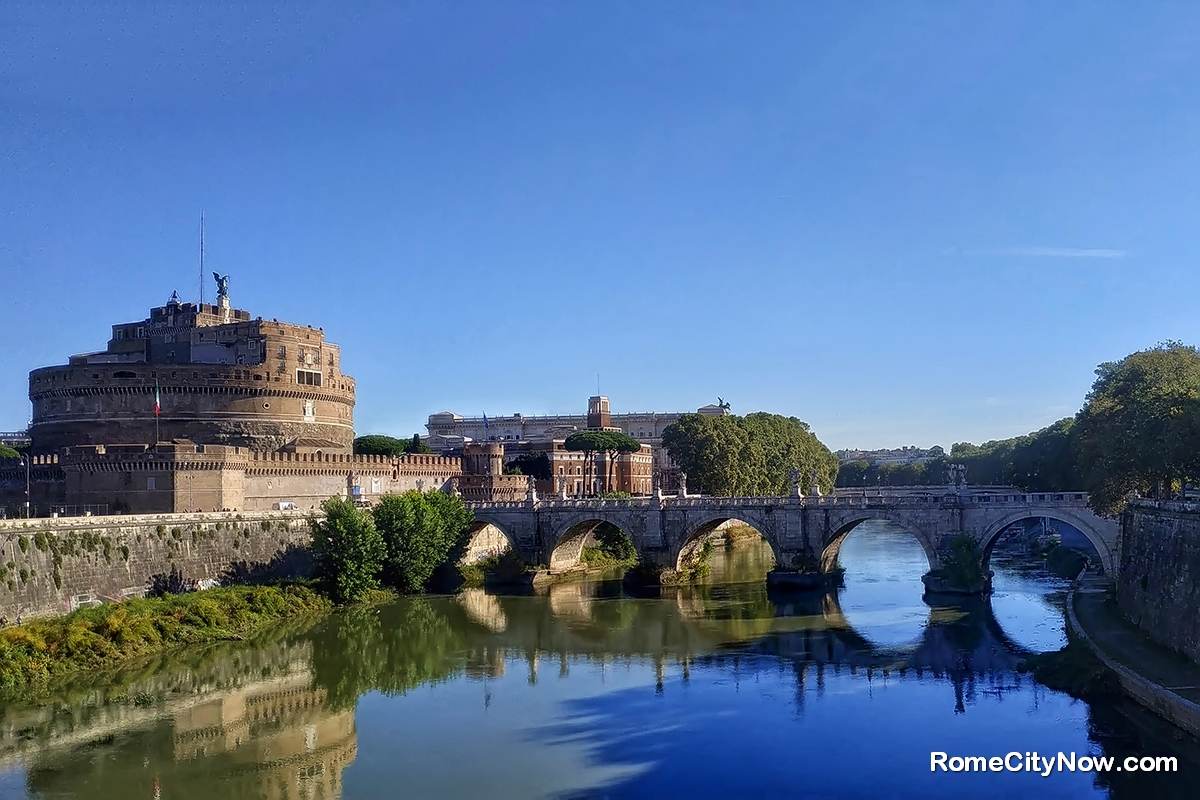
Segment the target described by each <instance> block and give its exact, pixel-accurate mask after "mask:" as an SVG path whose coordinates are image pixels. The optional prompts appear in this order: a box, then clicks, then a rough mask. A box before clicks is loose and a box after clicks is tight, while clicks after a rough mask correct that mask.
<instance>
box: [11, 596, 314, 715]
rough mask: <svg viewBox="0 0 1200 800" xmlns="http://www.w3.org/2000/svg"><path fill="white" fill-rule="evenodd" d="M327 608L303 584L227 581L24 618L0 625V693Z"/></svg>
mask: <svg viewBox="0 0 1200 800" xmlns="http://www.w3.org/2000/svg"><path fill="white" fill-rule="evenodd" d="M331 608H332V605H331V603H330V602H329V600H328V599H326V598H325V597H323V596H321V595H320V594H318V593H317V592H316V591H314V590H313V589H312V588H310V587H308V586H303V585H285V586H230V587H223V588H215V589H209V590H207V591H204V592H194V593H189V594H179V595H164V596H163V597H157V598H138V599H132V600H125V601H123V602H120V603H107V604H104V605H101V606H96V607H94V608H85V609H80V610H78V611H74V612H72V613H70V614H67V615H66V616H62V617H48V618H44V619H34V620H30V621H29V622H26V623H25V624H24V625H17V626H13V627H9V628H5V629H3V630H0V699H7V698H15V697H21V696H27V695H29V694H36V693H38V692H41V691H45V690H46V689H47V688H48V687H49V686H50V685H51V684H52V683H53V682H54V681H55V680H57V679H58V678H61V677H65V676H67V675H70V674H71V673H77V672H80V671H85V670H97V669H103V668H107V667H111V666H113V665H115V664H117V663H119V662H121V661H124V660H126V659H130V658H134V657H137V656H141V655H146V654H150V653H154V652H156V651H161V650H165V649H169V648H174V647H179V646H183V645H191V644H201V643H206V642H214V641H222V640H238V639H243V638H245V637H246V636H247V635H248V634H250V633H252V632H253V631H255V630H256V629H259V628H262V627H264V626H267V625H270V624H271V623H274V622H277V621H279V620H283V619H289V618H294V617H301V616H308V615H315V614H321V613H325V612H327V611H329V610H330V609H331Z"/></svg>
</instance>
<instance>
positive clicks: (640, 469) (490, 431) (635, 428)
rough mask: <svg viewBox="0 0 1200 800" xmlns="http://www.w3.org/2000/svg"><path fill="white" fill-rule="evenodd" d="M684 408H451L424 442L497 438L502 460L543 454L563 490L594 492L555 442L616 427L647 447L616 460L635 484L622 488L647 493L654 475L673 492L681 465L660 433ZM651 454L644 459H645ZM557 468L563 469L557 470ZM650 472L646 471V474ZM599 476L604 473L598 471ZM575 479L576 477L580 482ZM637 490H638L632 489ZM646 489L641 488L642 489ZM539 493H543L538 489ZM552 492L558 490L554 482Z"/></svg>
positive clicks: (716, 409)
mask: <svg viewBox="0 0 1200 800" xmlns="http://www.w3.org/2000/svg"><path fill="white" fill-rule="evenodd" d="M684 413H686V412H682V411H675V412H653V411H650V412H634V413H625V414H613V413H611V411H610V409H609V400H608V398H607V397H603V396H596V397H592V398H589V400H588V413H586V414H555V415H548V416H525V415H524V414H512V415H509V416H498V417H491V416H489V417H483V416H478V417H464V416H462V415H461V414H455V413H453V412H450V411H443V412H441V413H438V414H430V415H429V421H428V422H427V423H426V426H425V427H426V428H427V429H428V430H429V435H428V436H427V437H425V438H424V441H425V442H426V443H427V444H428V445H429V446H430V447H431V448H432V449H433V450H434V451H436V452H442V453H458V452H462V450H463V447H464V445H465V444H467V443H469V442H500V443H503V444H505V445H506V446H505V458H506V459H507V460H509V461H511V460H513V459H514V458H516V457H517V456H519V455H520V454H522V453H529V452H539V451H541V452H546V453H547V455H548V456H550V457H551V459H552V461H553V462H554V463H553V472H554V475H555V477H556V483H557V477H558V476H559V475H561V476H562V477H563V479H564V480H565V481H566V483H567V493H568V494H569V495H576V494H580V493H586V494H592V493H594V492H595V487H584V486H583V485H582V484H583V480H584V479H583V465H582V463H581V461H582V454H581V453H570V452H569V451H566V450H563V449H562V448H561V447H560V448H558V449H555V448H554V446H553V443H554V442H556V441H557V442H559V443H560V444H561V442H562V441H563V440H565V439H566V438H567V437H568V436H570V435H571V434H572V433H574V432H575V431H578V430H584V429H585V428H610V427H611V428H614V429H616V430H620V431H623V432H625V433H626V434H628V435H629V436H632V437H633V438H634V439H637V440H638V441H639V442H641V443H642V444H644V445H646V446H647V447H648V448H649V450H648V452H644V453H633V454H630V458H629V459H628V462H627V463H624V464H621V463H620V462H619V463H618V467H619V468H620V470H621V471H622V474H623V475H624V476H625V477H623V478H622V479H621V480H622V485H626V486H629V487H633V488H626V489H620V490H619V491H628V492H630V493H631V494H649V492H650V491H652V488H653V483H654V479H655V476H657V479H658V483H659V485H660V486H661V487H662V489H663V490H664V491H668V492H671V491H675V490H676V488H678V483H679V469H678V467H676V466H675V464H674V463H673V462H672V461H671V459H670V456H668V455H667V452H666V450H664V449H663V447H662V432H663V431H664V430H665V429H666V428H667V426H668V425H671V424H673V423H675V422H677V421H678V420H679V418H680V417H682V416H683V415H684ZM695 413H698V414H706V415H709V416H725V415H727V414H729V406H728V404H723V405H717V404H713V405H707V406H702V407H701V408H698V409H697V410H696V412H695ZM646 458H649V461H648V462H645V461H644V459H646ZM560 468H561V470H562V471H561V472H559V469H560ZM647 472H648V473H649V474H646V473H647ZM601 475H603V473H601ZM575 478H578V485H576V484H577V482H576V480H575ZM635 489H636V490H635ZM643 489H644V491H643ZM539 491H543V489H542V488H539ZM551 491H553V492H555V493H558V492H559V491H561V490H560V487H559V486H558V485H555V486H554V487H553V489H551Z"/></svg>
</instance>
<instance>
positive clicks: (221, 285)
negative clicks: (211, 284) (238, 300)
mask: <svg viewBox="0 0 1200 800" xmlns="http://www.w3.org/2000/svg"><path fill="white" fill-rule="evenodd" d="M213 278H214V279H215V280H216V281H217V299H220V298H222V297H229V276H228V275H226V276H225V277H221V276H220V275H219V274H218V273H216V272H214V273H213Z"/></svg>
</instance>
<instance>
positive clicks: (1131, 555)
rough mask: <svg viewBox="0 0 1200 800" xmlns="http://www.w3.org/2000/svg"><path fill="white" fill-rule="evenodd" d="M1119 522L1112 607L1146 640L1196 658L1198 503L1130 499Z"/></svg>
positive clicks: (1199, 644)
mask: <svg viewBox="0 0 1200 800" xmlns="http://www.w3.org/2000/svg"><path fill="white" fill-rule="evenodd" d="M1122 525H1123V528H1124V540H1123V542H1122V547H1121V566H1120V577H1119V579H1118V581H1117V605H1118V606H1119V607H1120V609H1121V611H1122V612H1123V613H1124V614H1125V616H1126V617H1128V618H1129V620H1130V621H1131V622H1133V623H1134V624H1135V625H1137V626H1138V627H1139V628H1141V629H1142V630H1144V631H1145V632H1146V633H1147V634H1148V635H1149V636H1150V638H1152V639H1154V640H1155V641H1156V642H1158V643H1159V644H1163V645H1166V646H1167V647H1170V648H1171V649H1173V650H1177V651H1178V652H1180V653H1183V654H1184V655H1186V656H1187V657H1188V658H1190V659H1191V660H1193V661H1196V662H1200V504H1197V503H1177V502H1153V501H1146V500H1141V501H1135V502H1133V503H1130V505H1129V507H1128V509H1127V510H1126V511H1125V515H1124V518H1123V519H1122Z"/></svg>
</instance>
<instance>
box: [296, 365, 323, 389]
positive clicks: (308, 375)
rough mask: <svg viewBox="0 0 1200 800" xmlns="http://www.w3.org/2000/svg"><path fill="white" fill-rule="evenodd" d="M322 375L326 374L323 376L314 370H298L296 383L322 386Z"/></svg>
mask: <svg viewBox="0 0 1200 800" xmlns="http://www.w3.org/2000/svg"><path fill="white" fill-rule="evenodd" d="M322 377H324V376H322V375H321V373H319V372H313V371H312V370H308V369H298V370H296V383H299V384H302V385H304V386H320V385H321V379H322Z"/></svg>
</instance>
